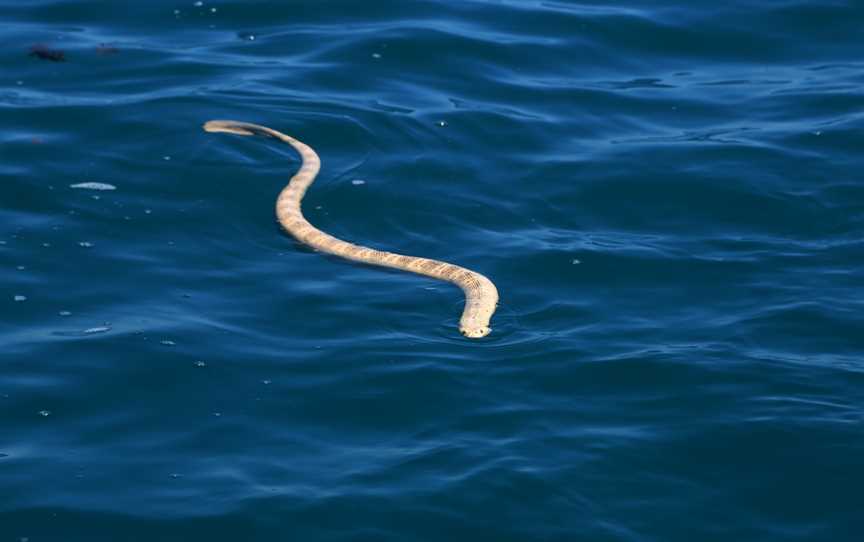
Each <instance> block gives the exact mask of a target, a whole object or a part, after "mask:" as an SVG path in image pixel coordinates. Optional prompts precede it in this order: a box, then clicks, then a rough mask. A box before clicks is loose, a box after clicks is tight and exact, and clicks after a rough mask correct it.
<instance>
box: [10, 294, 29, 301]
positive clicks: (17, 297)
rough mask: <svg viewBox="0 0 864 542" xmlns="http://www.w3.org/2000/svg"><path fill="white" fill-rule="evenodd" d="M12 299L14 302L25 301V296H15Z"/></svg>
mask: <svg viewBox="0 0 864 542" xmlns="http://www.w3.org/2000/svg"><path fill="white" fill-rule="evenodd" d="M12 299H14V300H15V301H27V296H26V295H16V296H15V297H13V298H12Z"/></svg>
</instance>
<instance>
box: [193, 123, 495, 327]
mask: <svg viewBox="0 0 864 542" xmlns="http://www.w3.org/2000/svg"><path fill="white" fill-rule="evenodd" d="M204 130H206V131H208V132H228V133H231V134H239V135H247V136H248V135H262V136H269V137H274V138H276V139H278V140H280V141H283V142H284V143H287V144H289V145H291V146H292V147H294V150H296V151H297V152H298V153H300V157H301V158H302V159H303V164H302V165H301V166H300V170H299V171H298V172H297V174H296V175H294V176H293V177H291V180H290V181H289V182H288V185H287V186H286V187H285V188H283V189H282V192H281V193H280V194H279V198H278V199H277V200H276V217H277V218H278V219H279V223H280V224H282V227H283V228H285V230H286V231H287V232H288V233H290V234H291V235H293V236H294V237H295V238H296V239H297V240H298V241H300V242H301V243H303V244H305V245H308V246H310V247H312V248H313V249H315V250H318V251H320V252H326V253H327V254H333V255H336V256H341V257H342V258H346V259H348V260H353V261H355V262H362V263H368V264H372V265H380V266H383V267H392V268H393V269H402V270H403V271H411V272H412V273H417V274H419V275H425V276H427V277H432V278H436V279H441V280H446V281H447V282H452V283H453V284H455V285H457V286H459V287H460V288H462V291H463V292H465V308H464V310H463V311H462V318H461V319H460V320H459V331H461V332H462V334H463V335H465V336H466V337H470V338H472V339H478V338H480V337H485V336H486V335H488V334H489V332H490V331H491V328H490V327H489V319H490V318H492V314H493V313H494V312H495V307H496V306H497V305H498V289H497V288H495V285H494V284H493V283H492V281H491V280H489V279H488V278H486V277H484V276H483V275H481V274H480V273H476V272H474V271H471V270H470V269H465V268H464V267H459V266H458V265H453V264H451V263H446V262H441V261H438V260H431V259H429V258H416V257H414V256H403V255H402V254H394V253H392V252H384V251H381V250H375V249H372V248H368V247H364V246H360V245H355V244H352V243H348V242H345V241H342V240H341V239H336V238H335V237H333V236H332V235H328V234H326V233H324V232H323V231H321V230H319V229H318V228H316V227H315V226H313V225H312V224H310V223H309V222H308V221H307V220H306V218H305V217H304V216H303V212H302V211H301V210H300V204H301V201H302V200H303V195H304V194H306V189H308V188H309V185H311V184H312V183H313V182H314V181H315V176H316V175H318V170H319V169H320V168H321V160H320V159H319V158H318V155H317V154H316V153H315V151H314V150H312V148H311V147H309V146H308V145H306V144H304V143H302V142H300V141H297V140H296V139H294V138H293V137H291V136H287V135H285V134H283V133H281V132H277V131H276V130H273V129H271V128H267V127H266V126H259V125H257V124H250V123H248V122H236V121H233V120H211V121H209V122H207V123H206V124H204Z"/></svg>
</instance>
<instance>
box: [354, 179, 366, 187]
mask: <svg viewBox="0 0 864 542" xmlns="http://www.w3.org/2000/svg"><path fill="white" fill-rule="evenodd" d="M351 184H353V185H356V186H360V185H361V184H366V181H364V180H363V179H354V180H353V181H351Z"/></svg>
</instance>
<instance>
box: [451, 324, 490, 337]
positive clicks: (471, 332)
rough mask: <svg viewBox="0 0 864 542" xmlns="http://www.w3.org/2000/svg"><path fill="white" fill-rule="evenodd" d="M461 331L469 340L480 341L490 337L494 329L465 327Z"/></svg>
mask: <svg viewBox="0 0 864 542" xmlns="http://www.w3.org/2000/svg"><path fill="white" fill-rule="evenodd" d="M459 331H461V332H462V335H464V336H466V337H468V338H469V339H480V338H482V337H485V336H486V335H489V333H491V332H492V328H491V327H489V326H480V327H463V328H460V329H459Z"/></svg>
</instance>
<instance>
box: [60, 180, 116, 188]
mask: <svg viewBox="0 0 864 542" xmlns="http://www.w3.org/2000/svg"><path fill="white" fill-rule="evenodd" d="M69 188H83V189H85V190H117V187H116V186H114V185H113V184H108V183H94V182H88V183H78V184H70V185H69Z"/></svg>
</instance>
